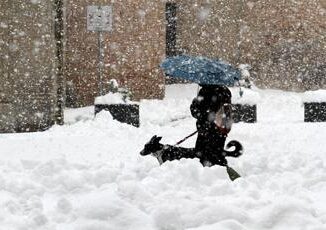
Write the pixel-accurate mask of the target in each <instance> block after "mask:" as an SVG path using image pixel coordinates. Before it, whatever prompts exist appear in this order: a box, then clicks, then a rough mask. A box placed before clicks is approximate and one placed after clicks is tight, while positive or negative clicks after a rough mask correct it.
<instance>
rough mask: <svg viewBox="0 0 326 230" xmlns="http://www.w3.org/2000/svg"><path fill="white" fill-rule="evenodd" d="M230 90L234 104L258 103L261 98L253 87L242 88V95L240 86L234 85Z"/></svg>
mask: <svg viewBox="0 0 326 230" xmlns="http://www.w3.org/2000/svg"><path fill="white" fill-rule="evenodd" d="M230 90H231V94H232V104H247V105H257V104H258V103H259V101H260V100H261V98H260V95H259V93H258V92H256V91H254V90H252V89H247V88H241V91H242V92H243V94H242V96H241V95H240V88H239V87H232V88H230Z"/></svg>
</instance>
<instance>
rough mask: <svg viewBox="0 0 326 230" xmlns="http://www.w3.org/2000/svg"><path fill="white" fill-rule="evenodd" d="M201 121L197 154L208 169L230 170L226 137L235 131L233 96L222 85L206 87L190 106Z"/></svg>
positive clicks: (204, 86) (195, 116)
mask: <svg viewBox="0 0 326 230" xmlns="http://www.w3.org/2000/svg"><path fill="white" fill-rule="evenodd" d="M190 111H191V114H192V116H193V117H194V118H196V119H197V122H196V127H197V131H198V136H197V140H196V146H195V149H196V152H197V153H198V154H199V155H200V162H201V163H202V164H203V165H204V166H211V165H215V164H218V165H221V166H227V160H226V158H225V155H224V154H223V150H224V144H225V140H226V137H227V135H228V133H229V131H230V130H231V125H232V116H231V92H230V90H229V89H228V88H227V87H226V86H222V85H202V87H201V89H200V90H199V92H198V95H197V97H195V98H194V99H193V101H192V104H191V106H190Z"/></svg>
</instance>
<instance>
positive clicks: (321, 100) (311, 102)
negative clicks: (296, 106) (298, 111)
mask: <svg viewBox="0 0 326 230" xmlns="http://www.w3.org/2000/svg"><path fill="white" fill-rule="evenodd" d="M302 101H303V104H304V121H305V122H326V90H324V89H320V90H315V91H306V92H305V93H304V94H303V97H302Z"/></svg>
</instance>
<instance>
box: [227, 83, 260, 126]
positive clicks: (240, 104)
mask: <svg viewBox="0 0 326 230" xmlns="http://www.w3.org/2000/svg"><path fill="white" fill-rule="evenodd" d="M230 90H231V93H232V104H233V108H234V110H233V118H234V122H241V121H242V122H248V123H254V122H256V121H257V104H258V103H259V101H260V95H259V93H258V92H256V91H254V90H252V89H248V88H241V91H242V92H240V88H239V87H233V88H231V89H230Z"/></svg>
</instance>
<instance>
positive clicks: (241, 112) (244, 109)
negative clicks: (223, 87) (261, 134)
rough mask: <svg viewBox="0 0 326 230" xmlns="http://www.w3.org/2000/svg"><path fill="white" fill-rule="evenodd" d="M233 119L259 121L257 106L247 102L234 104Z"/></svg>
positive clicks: (237, 120)
mask: <svg viewBox="0 0 326 230" xmlns="http://www.w3.org/2000/svg"><path fill="white" fill-rule="evenodd" d="M232 110H233V111H232V112H233V120H234V122H235V123H237V122H241V121H243V122H247V123H254V122H256V121H257V106H256V105H247V104H233V105H232Z"/></svg>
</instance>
